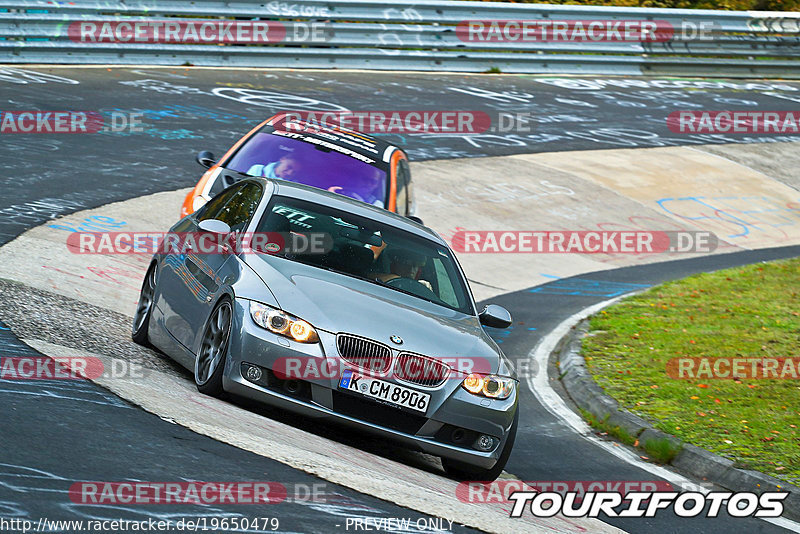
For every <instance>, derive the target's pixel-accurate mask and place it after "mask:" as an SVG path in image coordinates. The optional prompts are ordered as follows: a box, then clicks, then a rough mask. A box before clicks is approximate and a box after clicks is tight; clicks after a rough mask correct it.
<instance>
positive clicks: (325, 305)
mask: <svg viewBox="0 0 800 534" xmlns="http://www.w3.org/2000/svg"><path fill="white" fill-rule="evenodd" d="M247 264H248V265H249V266H250V267H251V268H252V269H253V270H254V271H255V272H256V273H257V274H258V275H259V277H261V279H262V280H263V281H264V283H266V284H267V286H268V287H269V289H270V291H271V292H272V293H273V295H274V296H275V299H276V300H277V301H278V304H279V305H280V306H281V308H282V309H283V310H284V311H286V312H288V313H291V314H292V315H295V316H297V317H299V318H301V319H304V320H306V321H308V322H309V323H311V324H312V325H313V326H314V327H316V328H318V329H320V330H325V331H327V332H331V333H334V334H336V333H341V332H347V333H350V334H355V335H359V336H363V337H366V338H369V339H374V340H376V341H379V342H381V343H384V344H386V345H389V346H393V348H397V349H402V350H407V351H410V352H417V353H420V354H425V355H428V356H433V357H441V358H453V357H457V358H463V357H470V358H476V357H480V358H486V360H487V362H482V365H481V367H482V369H481V370H483V369H485V367H484V365H488V366H489V367H490V369H487V371H488V372H497V370H498V367H499V365H500V359H501V353H500V351H499V350H498V349H497V345H495V343H494V342H493V341H492V340H491V338H489V336H488V335H486V333H485V332H484V331H483V328H482V327H481V325H480V323H479V322H478V319H477V317H473V316H470V315H466V314H464V313H461V312H458V311H455V310H450V309H448V308H445V307H443V306H439V305H436V304H433V303H430V302H427V301H425V300H422V299H418V298H416V297H413V296H411V295H407V294H405V293H401V292H399V291H395V290H393V289H390V288H387V287H382V286H380V285H378V284H374V283H371V282H367V281H364V280H359V279H357V278H352V277H349V276H345V275H343V274H339V273H335V272H332V271H328V270H325V269H320V268H317V267H312V266H310V265H305V264H302V263H298V262H293V261H290V260H286V259H284V258H279V257H275V256H262V255H255V254H253V255H250V256H248V258H247ZM390 336H400V337H401V338H402V339H403V344H402V345H401V346H398V345H394V344H393V343H392V342H391V341H390V340H389V337H390Z"/></svg>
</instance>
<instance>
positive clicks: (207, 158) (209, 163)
mask: <svg viewBox="0 0 800 534" xmlns="http://www.w3.org/2000/svg"><path fill="white" fill-rule="evenodd" d="M195 159H196V160H197V163H199V164H200V165H202V166H203V167H205V168H206V169H210V168H211V167H213V166H214V164H215V163H216V162H217V159H216V158H215V157H214V154H212V153H211V152H209V151H208V150H203V151H202V152H198V153H197V156H196V157H195Z"/></svg>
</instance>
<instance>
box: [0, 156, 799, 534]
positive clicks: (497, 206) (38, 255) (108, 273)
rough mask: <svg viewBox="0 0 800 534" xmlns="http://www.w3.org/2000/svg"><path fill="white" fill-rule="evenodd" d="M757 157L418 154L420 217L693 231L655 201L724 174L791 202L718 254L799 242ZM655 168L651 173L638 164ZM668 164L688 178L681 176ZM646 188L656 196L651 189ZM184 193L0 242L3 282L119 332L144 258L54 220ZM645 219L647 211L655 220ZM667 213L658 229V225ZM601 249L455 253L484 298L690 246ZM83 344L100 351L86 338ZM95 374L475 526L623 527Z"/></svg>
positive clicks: (134, 398) (76, 347) (172, 390)
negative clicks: (49, 297) (101, 315)
mask: <svg viewBox="0 0 800 534" xmlns="http://www.w3.org/2000/svg"><path fill="white" fill-rule="evenodd" d="M787 145H788V146H787ZM765 148H772V149H773V151H774V158H773V159H769V158H767V159H766V160H765V161H766V162H769V163H770V164H772V163H774V161H775V160H776V159H778V160H779V159H780V156H781V153H782V151H791V150H792V149H795V150H796V148H797V146H796V144H775V145H765ZM651 150H657V151H659V152H657V153H653V152H651ZM662 157H663V158H667V159H669V161H670V162H671V165H672V167H671V168H670V167H669V166H664V165H659V167H658V169H660V170H658V171H656V170H652V168H653V161H654V160H657V159H658V158H662ZM762 163H764V164H763V165H761V166H759V165H758V162H757V161H756V162H751V164H750V165H749V166H746V167H745V166H742V165H740V164H737V163H734V162H732V161H729V160H724V159H721V158H720V156H718V155H714V154H709V153H704V152H702V151H698V150H697V149H696V148H693V149H691V148H677V149H676V148H670V149H646V150H636V151H633V150H603V151H590V152H580V153H568V154H567V153H560V154H558V155H552V154H540V155H536V156H507V157H501V158H485V159H471V160H468V161H458V160H454V161H447V162H443V161H430V162H423V163H416V164H414V165H413V169H412V172H413V175H414V179H415V187H416V192H417V195H418V202H419V206H420V215H421V216H422V217H423V219H426V222H427V223H429V225H430V226H431V227H433V228H434V229H435V230H437V231H438V232H440V233H441V234H442V235H444V236H448V235H452V233H453V232H454V231H456V230H457V229H458V228H466V229H470V230H472V229H475V230H504V229H510V230H559V229H567V230H583V229H595V228H598V229H615V228H631V227H632V223H637V224H642V225H643V228H642V229H656V230H661V229H670V230H671V229H674V228H675V223H676V222H677V223H679V224H680V225H681V227H682V228H685V229H688V230H712V231H720V222H719V221H720V220H723V221H724V220H726V219H722V218H721V217H722V216H721V215H719V213H717V214H716V217H717V218H716V219H715V218H714V216H713V215H707V214H705V213H703V214H702V217H701V218H694V219H689V218H686V215H685V214H683V215H682V216H681V215H676V214H675V213H670V212H667V211H666V210H664V209H662V208H660V205H659V204H658V201H659V200H662V199H664V198H684V197H686V196H687V194H686V193H685V190H686V187H687V186H691V187H692V190H691V194H690V195H689V196H691V197H692V198H697V197H713V198H717V197H720V196H724V195H725V194H726V193H725V191H726V189H725V188H724V187H721V186H720V185H719V184H720V182H721V183H727V182H728V181H730V190H729V191H732V193H731V195H733V196H737V198H745V197H754V198H766V199H768V201H769V202H770V203H775V204H777V205H781V206H784V208H783V211H780V212H779V214H780V217H781V219H777V218H775V215H774V214H773V213H772V212H768V214H767V215H769V217H772V218H767V215H764V214H761V215H759V217H760V218H758V219H757V221H756V222H753V221H752V219H746V220H745V219H744V217H745V216H747V217H751V218H752V217H753V216H754V215H753V214H752V213H751V214H747V213H745V212H746V211H747V210H739V213H737V214H736V215H737V217H739V218H740V219H741V220H742V222H747V223H748V224H746V225H745V226H748V227H752V228H753V231H752V235H751V237H750V238H748V239H747V240H746V241H745V240H744V239H742V238H741V237H738V236H736V235H730V234H725V235H724V241H725V245H726V246H725V247H720V249H718V251H717V252H716V253H722V252H724V251H726V250H742V249H745V248H765V247H769V246H774V245H775V244H776V241H779V239H778V237H779V236H783V240H780V244H785V245H789V244H797V243H798V242H800V230H798V228H800V211H799V210H798V209H797V203H798V198H800V192H798V191H797V190H796V189H793V188H792V187H790V186H789V185H786V184H785V183H783V182H782V181H780V180H777V179H773V177H772V176H771V175H769V174H767V172H768V168H767V167H768V166H767V165H766V163H765V162H763V161H762ZM648 166H650V168H651V172H644V171H642V170H641V169H642V168H646V167H648ZM716 166H721V167H724V169H725V173H719V172H715V171H714V169H715V168H717V167H716ZM671 172H673V173H675V174H676V175H680V177H679V178H678V177H677V176H676V177H673V176H672V175H671ZM708 173H713V176H715V178H714V180H716V181H711V180H708V179H707V178H708V176H709V174H708ZM504 184H505V185H504ZM651 187H652V188H653V191H655V193H649V192H648V189H649V188H651ZM184 194H185V190H181V191H176V192H170V193H158V194H155V195H151V196H147V197H140V198H136V199H132V200H129V201H125V202H119V203H115V204H109V205H106V206H102V207H100V208H96V209H93V210H86V211H82V212H78V213H75V214H72V215H69V216H67V217H64V218H62V219H58V220H55V221H51V222H50V223H47V224H45V225H42V226H40V227H37V228H33V229H31V230H29V231H28V232H26V233H24V234H23V235H21V236H20V237H19V238H17V239H15V240H14V241H12V242H11V243H9V244H8V245H6V246H4V247H2V248H0V264H2V265H4V274H3V278H5V279H7V280H8V281H10V282H11V284H8V283H6V284H5V285H6V286H9V285H10V286H13V288H8V287H7V288H6V289H4V291H6V292H14V291H19V290H21V289H24V287H29V288H31V292H33V293H37V294H38V296H39V297H41V296H42V294H43V293H44V294H45V296H46V294H54V295H58V296H60V297H63V298H67V299H70V300H74V301H77V302H79V303H84V304H87V305H90V306H91V307H93V308H99V309H101V310H102V309H105V310H109V311H110V312H113V313H114V314H115V317H114V318H113V320H114V321H116V322H119V323H121V324H117V325H116V326H117V327H118V328H119V329H120V331H125V330H127V329H128V328H129V325H128V324H122V323H124V320H125V319H126V318H128V319H129V318H130V317H131V316H132V315H133V310H134V308H135V305H136V300H137V297H138V290H139V286H140V284H141V279H142V277H143V274H144V270H145V269H146V267H147V264H148V262H149V257H147V256H143V255H115V256H112V255H85V254H73V253H71V252H70V251H69V250H68V249H67V247H66V238H67V236H68V235H69V233H68V232H67V231H64V230H63V229H60V228H58V226H62V227H65V226H67V225H72V226H73V227H77V226H79V225H80V223H81V222H82V221H85V220H87V219H89V218H91V217H108V218H110V219H112V220H113V221H117V222H124V223H125V224H124V225H122V226H120V227H119V228H115V229H114V230H117V231H143V232H156V231H164V230H166V229H167V228H168V227H169V226H171V224H172V223H174V222H175V220H176V219H177V214H178V209H179V206H180V203H181V201H182V199H183V196H184ZM648 194H649V196H645V195H648ZM729 209H732V208H729ZM717 211H719V210H717ZM703 217H704V218H703ZM102 220H106V219H102ZM644 221H647V225H646V226H645V225H644V224H645V223H644ZM661 224H663V226H659V225H661ZM670 225H671V226H670ZM775 228H779V229H780V230H779V232H780V233H778V232H775V231H771V230H774V229H775ZM757 230H758V233H757V232H756V231H757ZM768 230H770V231H768ZM762 234H763V235H762ZM745 235H748V234H745ZM720 237H721V238H723V236H722V235H721V236H720ZM597 256H598V257H597V258H595V257H594V256H592V257H588V256H582V255H575V254H494V253H487V254H459V259H460V261H461V263H462V265H463V266H464V269H465V271H466V274H467V276H468V278H470V279H471V280H472V281H473V284H472V288H473V290H474V292H475V296H476V299H477V300H484V299H487V298H491V297H494V296H497V295H500V294H504V293H507V292H510V291H514V290H519V289H524V288H527V287H531V286H535V285H539V284H542V283H544V282H548V281H550V280H552V279H553V278H556V277H566V276H570V275H574V274H579V273H583V272H590V271H597V270H601V269H611V268H615V267H620V266H625V265H637V264H641V263H652V262H657V261H664V260H668V259H676V258H677V257H687V255H686V254H681V255H676V254H660V255H648V256H646V257H643V256H635V255H622V254H619V255H613V256H612V255H597ZM2 300H3V301H4V304H3V309H2V316H3V317H4V319H5V320H6V321H7V323H8V324H9V326H10V327H11V328H12V330H13V331H14V332H15V333H17V334H18V335H20V337H21V338H22V339H23V340H25V341H26V343H28V344H29V345H31V346H33V347H34V348H36V349H37V350H40V351H41V352H43V353H44V354H48V355H52V356H64V355H67V356H69V355H76V354H82V355H86V353H87V351H89V352H92V353H94V354H95V355H97V356H98V357H101V358H102V357H108V356H107V355H106V356H104V348H108V344H107V343H108V341H107V340H103V342H100V343H94V344H93V343H92V340H87V343H86V344H83V343H81V344H78V343H73V344H69V343H68V340H66V339H65V340H59V338H58V336H57V335H53V336H49V337H47V339H43V338H44V337H45V336H44V335H43V334H40V335H37V332H42V330H37V328H36V326H37V325H36V322H37V321H40V320H44V318H46V319H47V321H48V322H49V321H58V320H59V319H64V317H65V316H61V317H59V315H58V314H53V313H52V310H51V313H50V315H47V314H44V311H45V310H46V306H45V305H44V304H42V305H41V307H40V313H35V310H30V309H27V308H25V307H22V306H19V307H16V306H12V305H9V303H8V302H7V299H5V298H4V299H2ZM32 300H34V299H32ZM110 315H111V314H110ZM87 317H88V318H87ZM87 317H84V318H81V317H78V316H74V315H70V316H69V319H70V321H76V322H81V320H82V319H83V320H84V321H88V326H91V317H89V316H87ZM110 320H111V319H110ZM65 322H66V321H65ZM123 327H124V329H123ZM55 334H57V333H55ZM117 343H118V344H119V345H120V346H119V347H116V349H117V350H120V349H121V351H122V352H123V353H124V352H125V345H126V344H127V345H130V346H131V347H133V345H132V344H131V342H130V341H129V340H128V339H119V340H117ZM87 344H88V345H89V346H91V347H92V348H91V350H89V349H87V347H86V346H85V345H87ZM144 352H146V353H148V354H149V357H150V358H152V359H153V360H154V362H155V361H156V360H158V359H159V358H163V357H162V356H159V355H157V354H155V353H152V352H150V351H144ZM153 367H159V366H156V365H154V366H153ZM160 367H163V365H161V366H160ZM97 382H98V383H100V384H101V385H103V386H104V387H106V388H108V389H110V390H111V391H113V392H114V393H116V394H118V395H120V396H121V397H123V398H125V399H128V400H130V401H131V402H133V403H135V404H137V405H139V406H141V407H142V408H144V409H145V410H147V411H150V412H153V413H156V414H158V415H159V416H161V417H162V418H167V419H170V420H173V421H175V422H177V423H178V424H181V425H183V426H186V427H187V428H190V429H192V430H195V431H197V432H199V433H201V434H205V435H208V436H211V437H213V438H215V439H218V440H220V441H224V442H227V443H231V444H233V445H236V446H238V447H240V448H243V449H246V450H251V451H253V452H255V453H257V454H262V455H264V456H268V457H270V458H274V459H276V460H278V461H281V462H283V463H286V464H288V465H291V466H293V467H297V468H299V469H302V470H304V471H307V472H309V473H312V474H316V475H318V476H321V477H322V478H325V479H327V480H330V481H332V482H335V483H339V484H341V485H343V486H347V487H350V488H353V489H356V490H358V491H362V492H365V493H369V494H371V495H374V496H377V497H379V498H384V499H387V500H393V501H395V502H397V503H398V504H400V505H402V506H406V507H408V508H412V509H415V510H418V511H421V512H424V513H427V514H431V515H436V516H440V517H444V518H446V519H454V520H456V521H458V522H460V523H466V524H468V525H469V526H473V527H475V528H480V529H482V530H486V531H489V532H507V531H528V532H539V531H543V530H554V531H557V532H574V531H578V530H584V529H588V530H589V531H591V532H614V531H616V529H615V528H614V527H611V526H609V525H606V524H604V523H602V522H599V521H594V520H574V519H566V518H563V517H560V516H556V517H554V518H550V519H537V518H533V517H530V516H527V517H526V516H523V518H522V519H520V520H511V519H509V518H508V517H507V510H505V509H504V507H502V506H492V505H476V504H470V503H463V502H461V501H459V500H458V499H456V497H455V495H456V492H455V488H456V483H455V482H453V481H452V480H449V479H446V478H444V477H442V476H440V475H438V474H436V473H434V472H432V471H431V470H425V469H417V468H414V467H411V466H409V465H407V464H405V463H400V462H396V461H393V460H391V459H389V458H384V457H377V456H375V455H373V454H370V453H369V452H365V451H364V450H361V449H359V448H357V447H351V446H347V445H342V444H341V443H339V442H336V441H332V440H328V439H326V438H324V437H320V436H318V435H315V434H312V433H309V432H306V431H305V430H302V429H300V428H297V427H296V426H294V425H291V424H285V423H282V422H280V421H276V420H273V419H271V418H265V417H261V416H260V415H257V414H254V413H252V412H251V411H248V410H244V409H242V408H241V407H239V406H236V405H234V404H230V403H226V402H220V401H217V400H215V399H212V398H209V397H205V396H202V395H200V394H199V393H198V392H197V391H196V390H195V387H194V385H193V384H192V383H191V381H190V380H188V379H187V377H186V374H182V373H180V372H179V371H177V370H172V371H170V370H163V369H160V370H156V371H154V372H152V373H151V374H150V375H148V378H147V380H116V379H114V380H106V379H98V380H97ZM410 488H415V489H413V490H410Z"/></svg>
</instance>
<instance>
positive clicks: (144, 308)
mask: <svg viewBox="0 0 800 534" xmlns="http://www.w3.org/2000/svg"><path fill="white" fill-rule="evenodd" d="M155 296H156V264H155V263H154V264H153V265H151V266H150V268H149V269H148V270H147V274H146V275H144V281H143V282H142V290H141V291H140V292H139V303H138V304H137V305H136V313H135V314H134V316H133V329H132V330H131V339H133V342H134V343H136V344H138V345H142V346H143V347H152V345H151V343H150V338H149V337H148V335H147V334H148V330H149V327H150V317H152V315H153V306H154V305H155Z"/></svg>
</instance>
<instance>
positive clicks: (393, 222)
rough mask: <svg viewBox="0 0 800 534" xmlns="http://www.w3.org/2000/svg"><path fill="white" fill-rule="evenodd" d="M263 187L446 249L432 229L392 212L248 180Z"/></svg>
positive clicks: (300, 188)
mask: <svg viewBox="0 0 800 534" xmlns="http://www.w3.org/2000/svg"><path fill="white" fill-rule="evenodd" d="M247 180H253V181H256V182H260V183H262V184H265V185H267V184H273V186H274V187H275V192H274V194H276V195H282V196H288V197H292V198H297V199H300V200H305V201H307V202H313V203H315V204H322V205H324V206H328V207H331V208H333V209H337V210H341V211H344V212H347V213H352V214H353V215H358V216H360V217H364V218H366V219H372V220H373V221H377V222H380V223H383V224H387V225H389V226H393V227H395V228H398V229H400V230H405V231H407V232H410V233H412V234H415V235H418V236H420V237H424V238H426V239H430V240H432V241H435V242H436V243H438V244H440V245H445V246H447V242H446V241H445V240H444V239H442V237H441V236H440V235H439V234H437V233H436V232H435V231H433V230H432V229H430V228H428V227H427V226H425V225H423V224H419V223H417V222H415V221H412V220H411V219H409V218H407V217H403V216H401V215H398V214H396V213H392V212H391V211H388V210H385V209H383V208H379V207H377V206H372V205H370V204H367V203H366V202H362V201H360V200H355V199H353V198H350V197H346V196H344V195H340V194H338V193H333V192H331V191H325V190H324V189H319V188H316V187H312V186H309V185H303V184H296V183H294V182H287V181H286V180H279V179H273V178H258V177H253V178H247Z"/></svg>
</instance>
